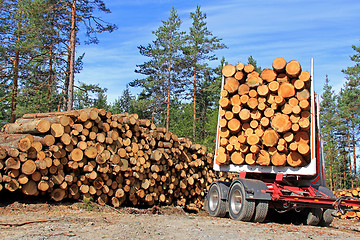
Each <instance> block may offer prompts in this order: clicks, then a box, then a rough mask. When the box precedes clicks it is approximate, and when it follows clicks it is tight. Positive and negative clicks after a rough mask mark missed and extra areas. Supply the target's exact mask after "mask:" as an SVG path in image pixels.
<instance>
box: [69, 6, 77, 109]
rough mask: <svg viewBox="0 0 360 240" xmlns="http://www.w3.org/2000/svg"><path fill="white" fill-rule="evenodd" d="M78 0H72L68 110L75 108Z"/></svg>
mask: <svg viewBox="0 0 360 240" xmlns="http://www.w3.org/2000/svg"><path fill="white" fill-rule="evenodd" d="M75 27H76V0H73V1H72V6H71V27H70V41H69V58H70V61H69V88H68V101H67V110H68V111H70V110H72V108H73V97H74V74H75V35H76V29H75Z"/></svg>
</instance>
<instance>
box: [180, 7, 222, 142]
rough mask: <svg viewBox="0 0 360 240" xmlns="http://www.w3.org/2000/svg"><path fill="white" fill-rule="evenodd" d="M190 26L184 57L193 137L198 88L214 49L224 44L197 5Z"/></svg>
mask: <svg viewBox="0 0 360 240" xmlns="http://www.w3.org/2000/svg"><path fill="white" fill-rule="evenodd" d="M190 18H191V19H192V21H193V22H192V26H191V27H190V32H189V34H187V36H186V47H185V48H184V55H185V57H186V62H187V68H188V69H189V75H192V77H193V82H192V95H193V132H192V137H193V139H195V138H196V118H197V117H196V115H197V114H196V113H197V106H196V105H197V100H196V96H197V94H198V88H199V87H200V86H202V85H203V84H206V83H204V81H205V77H206V75H207V74H208V73H209V71H210V70H209V67H208V61H212V60H216V59H217V58H216V56H215V55H214V54H213V52H214V51H215V50H219V49H223V48H225V47H226V46H225V44H223V43H221V40H222V39H221V38H218V37H215V36H213V34H212V33H211V32H210V31H209V30H208V28H207V23H206V14H205V13H203V12H202V11H201V10H200V6H199V5H197V7H196V10H195V12H191V13H190Z"/></svg>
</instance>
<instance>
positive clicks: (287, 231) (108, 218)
mask: <svg viewBox="0 0 360 240" xmlns="http://www.w3.org/2000/svg"><path fill="white" fill-rule="evenodd" d="M0 239H184V240H189V239H215V240H219V239H291V240H294V239H360V222H359V221H351V220H338V219H336V220H334V222H333V223H332V225H331V226H330V227H326V228H325V227H313V226H305V225H294V224H284V223H279V222H276V221H271V220H267V222H266V223H262V224H256V223H248V222H239V221H234V220H231V219H228V218H213V217H210V216H208V215H207V213H206V212H200V213H198V214H192V213H186V212H184V211H183V210H182V209H181V208H177V207H161V208H157V207H154V208H152V209H136V208H121V209H119V210H116V209H113V208H111V207H100V206H98V205H94V204H87V205H86V204H84V203H66V204H61V205H56V204H48V203H19V202H13V203H8V204H3V205H1V206H0Z"/></svg>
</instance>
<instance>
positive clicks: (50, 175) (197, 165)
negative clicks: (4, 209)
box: [0, 108, 226, 209]
mask: <svg viewBox="0 0 360 240" xmlns="http://www.w3.org/2000/svg"><path fill="white" fill-rule="evenodd" d="M211 162H212V154H208V153H207V149H206V147H205V146H201V145H199V144H193V143H192V142H191V141H189V140H188V139H184V138H178V137H177V136H176V135H175V134H172V133H171V132H166V130H165V128H160V127H156V126H155V125H154V124H152V123H151V122H150V120H146V119H138V116H137V115H136V114H135V115H129V114H126V113H125V114H117V115H112V114H111V113H110V112H108V111H106V110H104V109H96V108H91V109H84V110H77V111H68V112H53V113H39V114H25V115H24V116H23V117H22V118H20V119H18V120H16V122H15V123H11V124H7V125H5V126H4V127H3V129H2V133H1V134H0V190H1V189H7V190H8V191H11V192H14V191H22V192H23V193H24V194H26V195H39V194H40V195H46V196H49V197H50V198H51V199H53V200H55V201H61V200H63V199H65V198H70V199H83V198H92V199H93V200H94V201H96V202H98V203H99V204H102V205H104V204H108V203H110V204H112V205H113V206H114V207H119V206H121V205H124V204H126V205H129V204H130V205H134V206H141V205H154V204H167V205H170V204H174V205H180V206H185V207H187V208H189V209H198V208H200V207H202V205H203V199H204V189H206V188H207V187H208V185H209V184H210V183H211V182H212V181H213V180H214V177H215V175H214V173H213V172H212V170H211V168H212V164H211ZM225 177H226V176H225Z"/></svg>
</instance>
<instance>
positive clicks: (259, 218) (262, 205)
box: [252, 200, 269, 223]
mask: <svg viewBox="0 0 360 240" xmlns="http://www.w3.org/2000/svg"><path fill="white" fill-rule="evenodd" d="M268 209H269V202H268V201H262V200H258V201H256V206H255V214H254V218H253V220H252V221H253V222H259V223H262V222H264V221H265V218H266V215H267V213H268Z"/></svg>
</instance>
